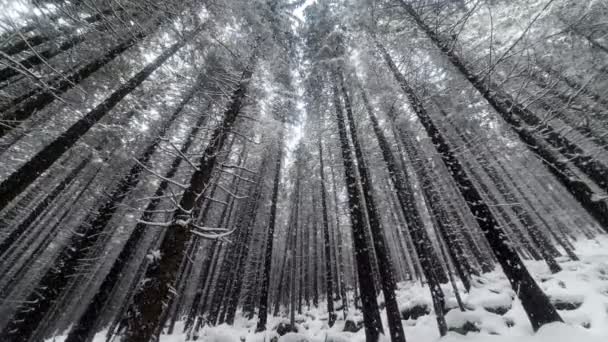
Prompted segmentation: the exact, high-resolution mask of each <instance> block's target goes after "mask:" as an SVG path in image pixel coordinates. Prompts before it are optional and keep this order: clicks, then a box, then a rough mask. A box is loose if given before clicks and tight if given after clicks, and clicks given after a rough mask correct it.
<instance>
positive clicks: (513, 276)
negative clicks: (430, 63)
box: [376, 42, 562, 330]
mask: <svg viewBox="0 0 608 342" xmlns="http://www.w3.org/2000/svg"><path fill="white" fill-rule="evenodd" d="M376 43H377V45H378V49H379V50H380V51H381V53H382V56H383V58H384V60H385V62H386V64H387V65H388V67H389V69H390V70H391V72H392V74H393V76H394V77H395V79H396V81H397V83H398V84H399V86H400V87H401V89H402V90H403V92H404V93H405V95H406V96H407V98H408V100H409V101H410V104H411V108H412V110H413V111H414V112H415V113H416V115H417V116H418V119H419V120H420V123H421V124H422V126H423V127H424V129H425V131H426V133H427V135H428V136H429V138H430V139H431V141H432V142H433V145H435V148H436V149H437V151H438V152H439V154H440V156H441V159H442V160H443V162H444V164H445V165H446V167H447V168H448V170H449V171H450V174H451V176H452V178H453V179H454V181H455V183H456V185H457V186H458V189H459V190H460V192H461V194H462V196H463V197H464V199H465V201H466V204H467V206H468V207H469V210H470V211H471V212H472V213H473V214H474V215H475V217H476V219H477V223H478V224H479V227H480V228H481V230H482V231H483V233H484V235H485V236H486V238H487V240H488V242H489V244H490V246H491V247H492V251H493V252H494V254H495V256H496V258H497V259H498V262H499V263H500V265H501V266H502V268H503V271H504V273H505V275H506V276H507V278H508V279H509V281H510V283H511V286H512V288H513V290H514V291H515V292H516V293H517V294H518V296H519V298H520V300H521V303H522V306H523V307H524V310H525V311H526V313H527V315H528V318H529V319H530V322H531V323H532V327H533V328H534V330H538V328H540V327H541V326H542V325H544V324H547V323H551V322H561V321H562V319H561V317H560V316H559V314H558V313H557V311H556V310H555V308H554V307H553V305H552V304H551V302H550V301H549V298H548V297H547V296H546V295H545V294H544V293H543V292H542V290H541V289H540V287H539V286H538V284H536V282H535V281H534V279H533V278H532V276H531V275H530V273H529V272H528V270H527V268H526V266H525V265H524V263H523V262H522V260H521V258H520V257H519V255H517V253H516V252H515V251H514V250H513V248H512V247H511V244H510V243H509V240H508V238H507V236H506V234H505V232H504V231H503V230H502V228H501V227H500V226H499V225H498V222H497V221H496V218H495V217H494V215H492V213H491V211H490V208H489V207H488V205H487V204H486V203H485V202H484V201H483V198H482V197H481V194H480V192H479V191H478V190H477V188H476V187H475V185H474V184H473V182H472V181H471V179H470V178H469V175H468V173H467V172H466V171H465V169H464V168H463V166H462V165H461V163H460V161H458V159H457V158H456V155H455V154H454V152H453V151H452V150H451V149H450V146H449V145H448V144H447V142H446V141H445V138H444V137H443V135H442V134H441V132H439V130H438V129H437V127H436V126H435V124H434V123H433V121H432V120H431V118H430V116H429V114H428V113H427V112H426V109H425V108H424V107H423V105H422V102H421V101H420V99H419V98H418V96H416V94H415V93H414V90H413V89H412V88H411V87H410V85H409V84H408V83H407V81H406V79H405V77H404V76H403V75H402V74H401V73H400V72H399V70H398V69H397V66H396V65H395V63H394V62H393V60H392V59H391V57H390V55H389V54H388V52H387V51H386V49H385V48H384V46H382V45H381V44H380V43H379V42H376Z"/></svg>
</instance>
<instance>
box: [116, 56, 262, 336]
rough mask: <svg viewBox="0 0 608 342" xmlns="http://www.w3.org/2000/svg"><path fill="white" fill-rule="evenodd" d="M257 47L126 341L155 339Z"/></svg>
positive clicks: (150, 275) (136, 305)
mask: <svg viewBox="0 0 608 342" xmlns="http://www.w3.org/2000/svg"><path fill="white" fill-rule="evenodd" d="M257 58H258V56H257V47H254V52H253V53H252V55H251V57H250V59H249V61H248V64H247V65H246V67H245V70H244V71H243V73H242V75H241V79H240V81H239V83H238V84H237V87H236V89H235V90H234V91H233V93H232V96H231V99H230V102H229V104H228V107H227V108H226V111H225V112H224V115H223V119H222V121H221V122H220V124H219V125H218V126H217V127H216V128H215V129H214V130H213V133H212V134H211V137H210V140H209V144H208V145H207V147H206V148H205V150H204V151H203V153H202V156H201V158H200V160H199V161H198V165H197V168H196V170H195V171H194V173H193V174H192V176H191V177H190V181H189V183H188V186H187V188H186V189H185V190H184V193H183V194H182V197H181V200H180V201H179V205H178V206H177V208H176V210H175V212H174V214H173V218H172V219H171V223H170V225H169V226H168V227H167V232H166V234H165V237H164V238H163V241H162V243H161V246H160V248H159V251H160V254H161V257H160V259H155V260H154V261H152V262H151V263H150V265H149V266H148V269H147V271H146V276H145V278H146V280H147V281H145V282H144V283H143V284H142V285H141V288H140V289H139V290H138V292H137V293H136V294H135V297H134V299H133V305H132V307H131V308H132V310H131V311H130V315H129V317H128V329H127V332H126V335H125V338H124V339H125V341H148V340H150V339H152V338H155V336H154V335H155V331H156V330H157V328H158V326H159V324H160V323H161V321H160V319H161V317H162V313H163V311H164V310H165V307H164V304H163V303H166V302H165V301H170V299H171V298H172V296H173V294H172V292H171V288H172V287H173V286H174V282H175V280H176V278H177V270H178V267H179V264H180V262H181V260H182V258H183V256H184V252H185V250H186V248H185V246H186V244H187V243H188V241H189V240H190V237H191V235H192V233H191V232H190V222H191V221H192V219H193V217H191V215H192V210H193V209H194V208H195V206H196V205H198V204H199V202H200V198H201V194H202V193H203V192H204V190H205V188H206V187H207V185H208V184H209V181H210V180H211V176H212V174H213V169H214V168H215V165H216V161H217V158H218V154H219V152H220V151H221V150H222V148H223V147H224V142H225V141H226V138H227V136H228V135H229V134H230V132H231V130H232V128H233V127H234V123H235V121H236V119H237V117H238V115H239V113H240V112H241V108H242V107H243V102H244V100H245V95H246V94H247V89H248V86H249V83H250V82H251V77H252V76H253V70H254V67H255V64H256V60H257Z"/></svg>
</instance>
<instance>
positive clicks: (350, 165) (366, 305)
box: [332, 71, 383, 342]
mask: <svg viewBox="0 0 608 342" xmlns="http://www.w3.org/2000/svg"><path fill="white" fill-rule="evenodd" d="M340 72H341V71H335V72H333V80H332V88H333V96H332V97H333V105H334V110H335V111H336V123H337V126H338V133H339V136H340V148H341V150H342V162H343V163H344V179H345V180H346V189H347V194H348V207H349V214H350V215H349V216H350V220H351V228H352V236H353V245H354V253H355V259H356V266H357V271H358V272H357V273H358V278H359V289H360V291H361V302H362V305H363V309H362V311H363V324H364V325H365V338H366V341H369V342H376V341H378V339H379V337H380V333H382V332H383V328H382V321H381V320H380V312H379V311H378V302H377V301H376V294H377V291H376V286H375V284H374V279H373V277H371V275H372V274H373V268H372V264H371V263H372V253H373V246H370V245H369V240H368V239H367V234H366V233H365V230H366V224H365V222H366V220H365V214H364V212H363V208H364V205H363V203H364V202H363V198H362V196H361V193H360V190H359V189H358V187H359V180H358V178H357V169H356V166H355V161H354V159H353V152H352V150H351V147H350V144H349V139H348V135H347V128H346V125H345V118H344V112H343V110H342V104H341V100H340V91H339V90H338V85H339V84H340V76H339V73H340Z"/></svg>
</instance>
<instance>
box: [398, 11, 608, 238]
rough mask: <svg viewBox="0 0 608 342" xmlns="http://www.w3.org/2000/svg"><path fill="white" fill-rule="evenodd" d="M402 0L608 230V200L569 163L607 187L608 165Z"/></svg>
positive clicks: (455, 65)
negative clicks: (475, 66)
mask: <svg viewBox="0 0 608 342" xmlns="http://www.w3.org/2000/svg"><path fill="white" fill-rule="evenodd" d="M399 1H400V3H401V5H402V6H403V8H404V9H405V10H406V12H407V13H408V14H409V16H410V17H411V18H412V19H413V20H414V22H415V23H416V25H417V26H418V27H419V28H420V29H421V30H422V31H423V32H424V33H425V34H426V35H427V36H428V38H429V39H430V40H431V41H432V42H433V43H434V44H435V45H436V46H437V48H439V50H441V52H443V53H444V54H445V56H446V57H447V58H448V60H449V61H450V62H451V63H452V64H453V65H454V67H455V68H456V69H457V70H458V71H459V72H460V73H461V74H462V76H463V77H464V78H465V79H467V80H468V81H469V82H470V83H471V84H472V85H473V86H474V87H475V89H477V91H479V93H480V94H481V95H482V96H483V97H484V98H485V99H486V101H488V103H489V104H490V105H492V107H493V108H494V109H495V110H496V112H497V113H498V114H500V116H501V117H502V118H503V119H504V120H505V121H506V122H507V123H508V124H509V126H510V127H511V128H512V129H513V131H514V132H515V133H516V134H517V135H518V136H519V138H520V139H521V140H522V141H523V142H524V145H525V146H526V147H528V148H529V149H530V151H532V152H533V153H534V154H536V155H538V156H539V157H540V160H541V161H542V162H543V163H544V164H545V165H546V166H547V168H548V169H549V171H550V172H551V173H552V174H553V175H555V177H556V178H557V179H558V180H559V181H560V182H561V183H562V184H563V185H564V186H565V187H566V188H567V189H568V191H570V192H571V193H572V195H573V196H574V197H575V198H576V199H577V200H578V201H579V202H580V203H581V205H582V206H583V208H585V209H586V210H587V211H589V213H590V214H591V215H592V216H593V217H594V218H595V219H596V220H597V221H598V222H599V223H600V224H601V225H602V227H603V228H604V230H606V231H608V203H607V202H606V201H598V200H596V199H595V196H594V195H595V191H593V188H592V187H591V186H590V185H589V184H587V183H585V182H584V181H582V180H581V179H580V178H579V177H578V176H577V174H576V171H575V170H572V167H571V164H570V163H572V164H574V165H576V167H577V168H578V169H580V171H582V172H583V173H585V174H586V175H587V176H588V177H589V178H590V179H591V180H593V181H594V182H595V183H596V184H597V185H598V186H599V187H601V188H602V189H603V190H604V191H608V167H607V166H606V165H604V164H602V163H601V162H600V161H599V160H596V159H595V158H594V157H592V156H590V155H588V154H586V153H585V152H584V151H583V150H582V149H581V148H580V147H578V146H577V145H576V144H575V143H573V142H572V141H570V140H569V139H568V138H567V137H565V136H564V135H562V134H560V133H559V132H557V131H555V130H554V129H553V128H552V127H550V126H549V125H547V124H545V123H544V122H543V120H542V119H540V118H539V117H538V116H536V115H535V114H534V113H532V112H531V111H530V110H528V109H527V108H525V107H524V106H522V105H521V104H519V103H517V102H516V101H515V100H513V98H512V97H511V96H509V95H508V94H507V93H505V92H504V91H502V90H501V89H499V88H498V86H496V85H494V84H491V83H490V82H488V81H487V80H486V79H485V78H484V77H482V76H481V75H479V74H478V73H477V72H474V71H473V70H471V69H470V68H469V67H468V66H467V65H466V64H465V62H464V61H463V60H462V59H461V58H460V57H459V56H458V55H457V54H456V52H455V51H454V50H453V49H452V44H450V43H449V42H445V41H444V40H443V39H442V38H441V37H440V36H439V35H438V33H437V32H435V31H434V30H433V29H432V28H431V27H429V26H428V25H427V24H426V23H425V22H424V21H423V20H422V18H421V17H420V16H419V15H418V13H416V11H415V10H414V9H413V8H412V6H411V5H410V4H408V3H407V2H406V1H405V0H399ZM533 127H536V128H533ZM538 133H540V134H538ZM555 150H557V151H558V153H556V152H555ZM564 158H565V159H566V160H568V161H566V160H564Z"/></svg>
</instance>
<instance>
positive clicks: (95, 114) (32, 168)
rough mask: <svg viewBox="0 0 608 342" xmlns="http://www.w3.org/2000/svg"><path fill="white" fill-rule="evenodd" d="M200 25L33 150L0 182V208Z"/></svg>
mask: <svg viewBox="0 0 608 342" xmlns="http://www.w3.org/2000/svg"><path fill="white" fill-rule="evenodd" d="M202 29H203V27H199V28H198V29H196V30H195V31H194V32H192V33H191V34H189V35H188V37H187V38H185V39H183V40H181V41H179V42H177V43H175V44H173V45H172V46H171V47H169V48H168V49H167V50H165V51H164V52H163V53H162V54H161V55H160V56H158V57H157V58H155V59H154V61H153V62H152V63H150V64H148V65H147V66H146V67H145V68H144V69H143V70H141V71H140V72H138V73H137V74H136V75H135V76H133V77H132V78H131V79H130V80H129V81H128V82H127V83H124V84H123V85H121V86H120V87H119V88H118V89H117V90H116V91H114V93H112V95H110V96H109V97H108V98H107V99H105V100H104V101H103V102H102V103H100V104H99V105H97V106H96V107H95V108H94V109H93V110H91V111H90V112H88V113H87V114H86V115H85V116H84V117H83V118H81V119H80V120H78V121H77V122H76V123H74V124H73V125H72V126H70V128H68V129H67V131H65V132H64V133H63V134H61V135H60V136H59V137H58V138H57V139H55V140H54V141H53V142H51V143H50V144H48V145H47V146H45V147H44V148H43V149H42V150H41V151H39V152H38V153H36V155H34V156H33V157H32V158H31V159H30V160H29V161H28V162H26V163H25V164H23V165H22V166H21V167H20V168H19V169H17V170H16V171H15V172H13V173H12V174H11V175H10V176H9V177H8V178H7V179H5V180H4V181H3V182H2V183H0V209H1V208H4V207H5V206H6V205H7V204H8V203H9V202H10V201H11V200H13V199H14V198H15V197H16V196H17V195H19V193H21V191H23V190H25V188H27V187H28V186H29V185H30V184H32V183H33V182H34V181H35V180H36V179H37V178H38V177H39V176H40V174H42V172H44V171H45V170H46V169H47V168H49V167H50V166H51V165H53V163H55V162H56V161H57V160H58V159H59V158H60V157H61V156H62V155H63V154H64V153H65V152H67V151H68V150H69V149H70V148H71V147H72V146H74V144H76V142H77V141H78V140H79V139H80V138H81V137H82V136H83V135H85V134H86V133H87V132H88V131H89V129H91V127H93V125H94V124H95V123H97V122H99V121H100V120H101V119H102V118H103V117H104V116H105V115H106V114H108V113H109V112H110V111H111V110H112V109H113V108H114V107H115V106H116V105H117V104H118V103H119V102H120V101H121V100H122V99H123V98H124V97H125V96H127V95H129V94H130V93H131V92H132V91H133V90H135V89H136V88H137V87H138V86H139V85H140V84H141V83H142V82H143V81H145V80H146V79H147V78H148V77H149V76H150V75H151V74H152V73H153V72H154V71H155V70H156V69H158V68H159V67H160V66H161V65H162V64H163V63H164V62H165V61H166V60H167V59H169V58H170V57H171V56H173V55H174V54H175V53H176V52H177V51H178V50H179V49H180V48H181V47H183V46H184V45H185V44H186V43H187V42H188V41H189V40H190V39H191V38H192V37H194V36H195V35H196V34H198V33H199V32H201V31H202Z"/></svg>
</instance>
